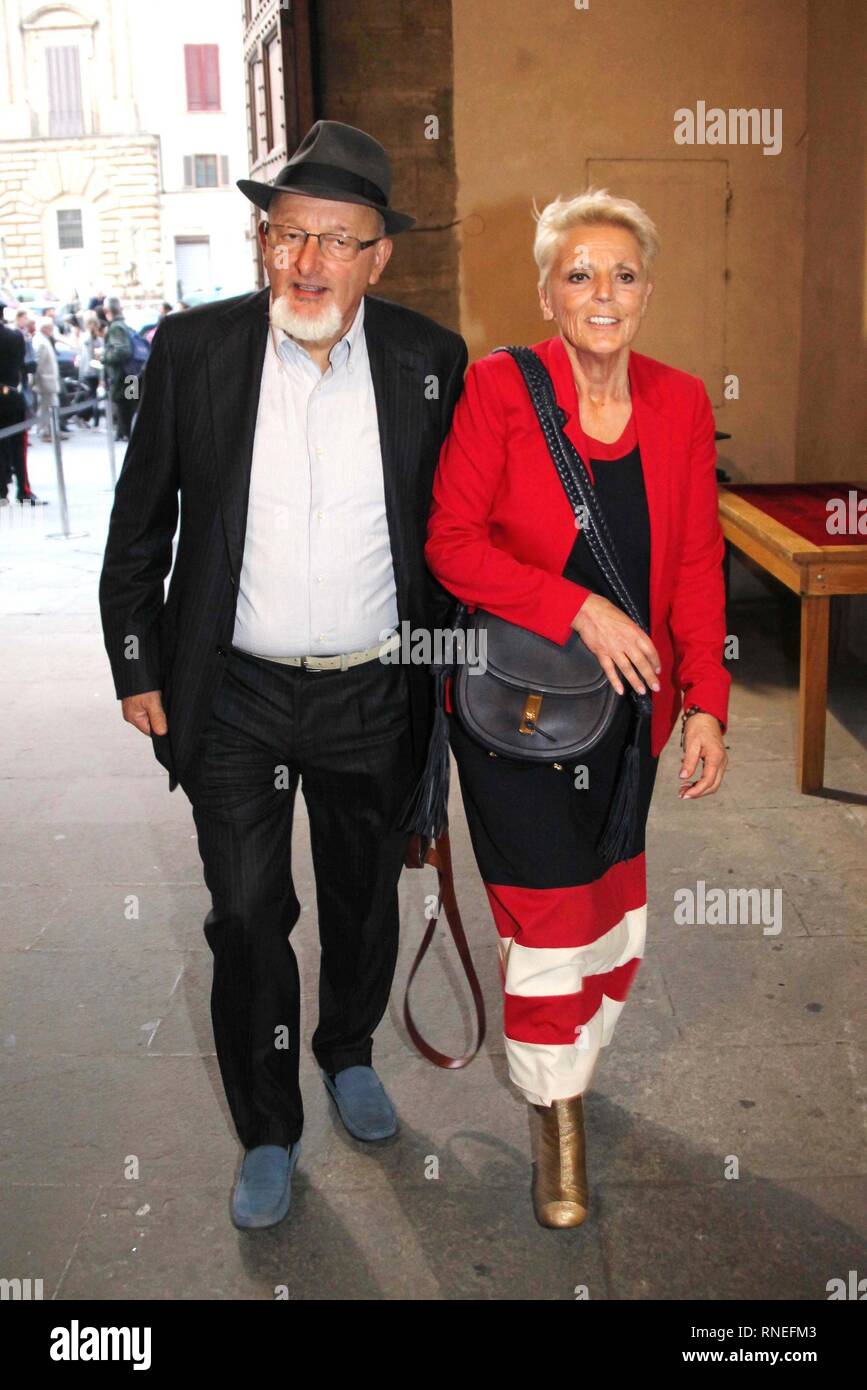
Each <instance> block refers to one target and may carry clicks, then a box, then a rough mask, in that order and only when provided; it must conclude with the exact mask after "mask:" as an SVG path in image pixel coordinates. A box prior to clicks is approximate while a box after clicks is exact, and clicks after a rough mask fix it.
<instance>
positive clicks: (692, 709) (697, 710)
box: [680, 705, 722, 748]
mask: <svg viewBox="0 0 867 1390" xmlns="http://www.w3.org/2000/svg"><path fill="white" fill-rule="evenodd" d="M691 714H710V710H707V709H702V707H701V705H690V706H689V709H685V710H684V711H683V714H682V715H681V717H680V746H681V748H683V746H684V741H685V735H686V721H687V719H689V717H690V715H691ZM711 717H712V718H713V719H716V722H717V723H718V724H719V726H720V732H722V724H720V721H719V720H718V719H717V717H716V715H715V714H714V715H712V716H711Z"/></svg>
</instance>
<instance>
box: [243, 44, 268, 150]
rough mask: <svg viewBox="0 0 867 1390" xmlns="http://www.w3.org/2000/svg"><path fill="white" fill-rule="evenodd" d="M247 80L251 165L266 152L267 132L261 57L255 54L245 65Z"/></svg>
mask: <svg viewBox="0 0 867 1390" xmlns="http://www.w3.org/2000/svg"><path fill="white" fill-rule="evenodd" d="M247 82H248V84H249V91H250V154H251V159H250V163H251V165H255V164H256V162H257V160H258V159H259V158H260V157H261V156H262V155H263V154H267V153H268V145H267V140H268V132H267V128H266V111H265V101H266V97H265V91H264V81H263V73H262V59H261V57H260V56H259V55H258V54H257V55H256V56H255V57H253V58H251V59H250V62H249V64H248V67H247Z"/></svg>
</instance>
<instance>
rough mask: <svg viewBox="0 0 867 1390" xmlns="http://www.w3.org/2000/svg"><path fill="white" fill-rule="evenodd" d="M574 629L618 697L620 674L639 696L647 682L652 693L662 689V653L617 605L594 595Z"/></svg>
mask: <svg viewBox="0 0 867 1390" xmlns="http://www.w3.org/2000/svg"><path fill="white" fill-rule="evenodd" d="M572 626H573V627H574V629H575V631H576V632H577V633H578V636H579V637H580V638H581V639H582V641H583V642H584V644H585V646H587V647H589V648H590V651H591V652H592V653H593V655H594V656H595V657H596V658H597V659H598V661H599V664H600V665H601V667H602V669H603V671H604V672H605V674H606V676H607V677H608V679H609V681H610V682H611V684H612V685H613V686H614V689H615V690H616V691H617V694H618V695H622V694H623V685H622V683H621V681H620V678H619V676H618V671H619V672H620V674H621V675H622V676H623V677H624V678H625V679H626V680H628V681H629V684H630V685H631V686H633V688H634V689H635V690H637V691H638V693H639V695H644V694H645V685H644V683H645V681H646V682H647V684H648V685H649V686H650V688H651V690H658V689H659V681H658V680H657V679H656V676H657V674H658V673H659V671H660V669H661V666H660V661H659V652H658V651H657V650H656V648H655V646H654V645H653V643H652V642H651V640H650V638H649V637H648V635H647V633H646V632H644V631H642V629H641V628H640V627H639V626H638V624H637V623H634V622H633V621H632V619H631V618H629V617H627V615H626V614H625V613H624V612H623V610H622V609H620V608H618V607H617V605H616V604H614V603H610V602H609V600H608V599H607V598H603V597H602V595H601V594H591V595H590V597H589V598H586V599H585V600H584V602H583V603H582V605H581V607H580V609H579V610H578V612H577V613H576V614H575V617H574V618H573V619H572ZM693 718H697V716H696V715H694V716H693ZM689 722H692V721H689Z"/></svg>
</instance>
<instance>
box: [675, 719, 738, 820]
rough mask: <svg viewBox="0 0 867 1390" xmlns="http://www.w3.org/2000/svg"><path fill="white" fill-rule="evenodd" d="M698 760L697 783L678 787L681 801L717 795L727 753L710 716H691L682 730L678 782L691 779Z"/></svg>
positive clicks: (718, 730)
mask: <svg viewBox="0 0 867 1390" xmlns="http://www.w3.org/2000/svg"><path fill="white" fill-rule="evenodd" d="M699 758H701V759H702V772H701V776H700V778H699V779H698V781H697V782H691V783H690V785H689V786H688V787H678V790H677V794H678V796H679V797H680V799H681V801H687V800H689V801H694V800H695V799H696V797H699V796H711V795H712V794H713V793H714V792H715V791H719V788H720V786H721V784H722V779H723V773H724V772H725V770H726V767H727V765H728V760H729V758H728V753H727V752H726V750H725V744H724V743H723V737H722V731H721V729H720V723H719V720H718V719H717V718H716V717H715V716H714V715H712V714H691V715H690V716H689V718H688V719H687V721H686V724H685V726H684V734H683V762H682V763H681V766H680V776H681V779H683V780H685V779H686V778H687V777H691V776H692V775H693V773H694V772H695V769H696V767H697V765H698V760H699Z"/></svg>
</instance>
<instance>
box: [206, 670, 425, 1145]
mask: <svg viewBox="0 0 867 1390" xmlns="http://www.w3.org/2000/svg"><path fill="white" fill-rule="evenodd" d="M414 780H415V779H414V776H413V769H412V764H411V743H410V732H409V688H408V681H407V671H406V668H405V667H404V666H398V665H385V664H383V663H382V662H380V661H377V660H373V661H369V662H365V663H363V664H362V665H360V666H355V667H351V668H350V669H349V670H347V671H309V670H306V669H305V668H303V667H295V666H283V665H280V664H278V663H275V662H270V661H266V660H265V659H263V658H261V657H254V656H250V655H249V654H247V653H244V652H241V651H239V650H238V649H237V648H235V647H231V648H230V649H229V650H228V653H227V656H226V670H225V672H224V675H223V679H222V682H221V684H220V686H219V689H218V691H217V694H216V696H215V699H214V705H213V708H212V711H211V715H210V718H209V720H208V723H207V725H206V727H205V729H204V731H203V734H202V738H201V741H200V743H199V745H198V747H197V749H196V754H195V757H194V759H193V760H192V764H191V770H190V772H189V773H188V774H185V775H184V776H183V777H181V778H180V782H181V786H182V787H183V789H184V791H185V792H186V794H187V796H188V797H189V799H190V801H191V803H192V807H193V817H194V820H195V824H196V829H197V831H198V842H199V852H200V854H201V858H202V864H203V867H204V876H205V882H206V884H207V886H208V889H209V891H210V894H211V901H212V909H211V911H210V912H209V914H208V916H207V918H206V919H205V936H206V939H207V941H208V945H209V946H210V948H211V950H212V951H213V954H214V980H213V991H212V995H211V1013H212V1019H213V1025H214V1038H215V1042H216V1047H217V1056H218V1059H219V1064H220V1071H221V1074H222V1078H223V1084H224V1086H225V1088H226V1096H227V1099H228V1102H229V1107H230V1109H231V1112H232V1117H233V1119H234V1121H235V1126H236V1128H237V1131H238V1136H239V1138H240V1140H241V1143H242V1144H243V1145H244V1147H245V1148H247V1149H249V1148H253V1147H255V1146H256V1145H258V1144H284V1145H288V1144H290V1143H293V1142H294V1141H295V1140H296V1139H298V1138H299V1137H300V1135H301V1129H302V1125H303V1119H304V1111H303V1105H302V1100H301V1091H300V1087H299V1082H298V1064H299V1051H300V1037H299V1032H300V1029H299V1014H300V984H299V976H298V965H297V961H296V959H295V953H294V951H293V950H292V945H291V941H290V933H291V932H292V929H293V927H294V926H295V923H296V922H297V921H298V917H299V915H300V910H301V909H300V904H299V901H298V897H297V895H296V893H295V888H294V884H293V881H292V865H291V839H292V817H293V809H294V804H295V793H296V790H297V788H298V785H299V783H300V785H301V790H302V793H303V795H304V800H305V802H306V805H307V812H308V817H309V821H310V839H311V848H312V854H313V867H314V874H315V880H316V900H317V906H318V915H319V940H320V946H321V957H320V973H319V1020H318V1024H317V1027H316V1030H315V1032H314V1034H313V1039H312V1047H313V1053H314V1055H315V1057H316V1060H317V1061H318V1062H319V1064H320V1066H322V1067H323V1068H324V1069H325V1070H326V1071H328V1072H332V1073H333V1072H335V1071H340V1070H342V1068H344V1067H349V1066H355V1065H361V1066H369V1065H370V1061H371V1052H372V1035H373V1032H374V1029H375V1028H376V1026H377V1024H378V1023H379V1022H380V1020H381V1018H382V1016H383V1014H384V1012H385V1009H386V1005H387V1003H388V996H389V991H390V989H391V983H392V979H393V976H394V968H395V962H396V959H397V949H398V931H399V919H398V900H397V882H398V879H399V877H400V873H401V868H402V866H403V858H404V852H405V848H406V843H407V838H408V837H407V834H406V832H403V833H401V832H400V831H396V830H395V829H394V822H395V820H396V819H397V817H398V815H399V812H400V810H401V808H402V806H403V803H404V801H405V800H406V798H407V796H408V795H409V792H410V790H411V787H412V785H413V783H414Z"/></svg>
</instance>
